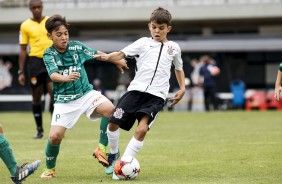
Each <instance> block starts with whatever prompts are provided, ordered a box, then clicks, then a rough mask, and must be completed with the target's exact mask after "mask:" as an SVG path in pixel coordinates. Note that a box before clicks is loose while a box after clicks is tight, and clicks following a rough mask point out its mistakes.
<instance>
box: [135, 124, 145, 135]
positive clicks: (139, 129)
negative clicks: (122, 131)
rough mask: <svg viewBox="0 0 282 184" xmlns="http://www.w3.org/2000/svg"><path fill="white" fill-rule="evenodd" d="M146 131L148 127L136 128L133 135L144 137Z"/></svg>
mask: <svg viewBox="0 0 282 184" xmlns="http://www.w3.org/2000/svg"><path fill="white" fill-rule="evenodd" d="M147 131H148V126H145V125H143V126H138V127H137V129H136V131H135V133H136V134H137V135H139V136H144V135H145V134H146V133H147Z"/></svg>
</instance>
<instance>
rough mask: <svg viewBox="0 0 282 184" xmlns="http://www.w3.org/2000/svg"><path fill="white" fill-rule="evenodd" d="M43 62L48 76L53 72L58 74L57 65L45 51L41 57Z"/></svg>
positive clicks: (53, 58) (50, 54) (53, 57)
mask: <svg viewBox="0 0 282 184" xmlns="http://www.w3.org/2000/svg"><path fill="white" fill-rule="evenodd" d="M43 61H44V64H45V66H46V69H47V72H48V74H49V76H50V75H51V74H52V73H54V72H59V68H58V66H57V63H56V62H55V56H54V55H53V54H52V53H51V52H50V50H49V49H47V50H46V51H45V53H44V55H43Z"/></svg>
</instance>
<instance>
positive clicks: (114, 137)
mask: <svg viewBox="0 0 282 184" xmlns="http://www.w3.org/2000/svg"><path fill="white" fill-rule="evenodd" d="M107 133H108V139H109V146H110V154H109V157H108V161H109V166H108V167H107V168H106V174H112V173H113V171H114V165H115V162H116V160H117V159H118V158H119V156H120V153H119V150H118V140H119V135H120V132H119V127H118V125H115V124H112V123H110V124H109V126H108V130H107Z"/></svg>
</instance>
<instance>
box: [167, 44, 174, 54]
mask: <svg viewBox="0 0 282 184" xmlns="http://www.w3.org/2000/svg"><path fill="white" fill-rule="evenodd" d="M174 50H175V49H174V48H173V47H172V46H168V49H167V53H168V54H169V55H172V54H173V51H174Z"/></svg>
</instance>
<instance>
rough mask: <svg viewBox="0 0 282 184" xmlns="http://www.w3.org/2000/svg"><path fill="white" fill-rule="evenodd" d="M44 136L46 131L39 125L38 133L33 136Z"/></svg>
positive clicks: (37, 137)
mask: <svg viewBox="0 0 282 184" xmlns="http://www.w3.org/2000/svg"><path fill="white" fill-rule="evenodd" d="M43 136H44V131H43V128H42V127H38V128H37V133H36V134H35V136H34V137H33V138H34V139H42V137H43Z"/></svg>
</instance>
